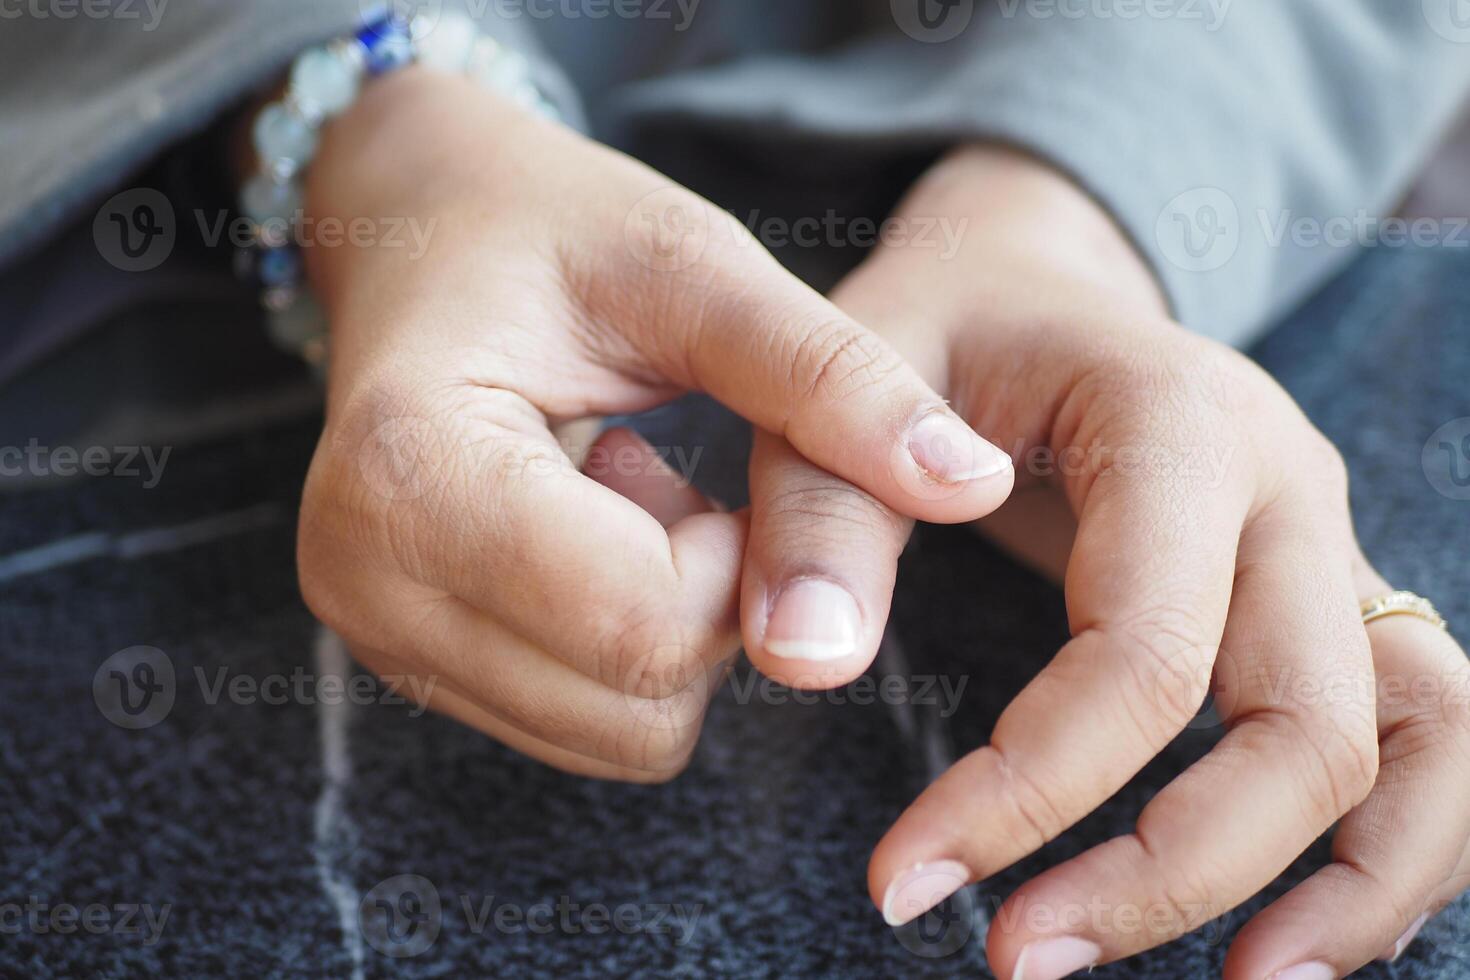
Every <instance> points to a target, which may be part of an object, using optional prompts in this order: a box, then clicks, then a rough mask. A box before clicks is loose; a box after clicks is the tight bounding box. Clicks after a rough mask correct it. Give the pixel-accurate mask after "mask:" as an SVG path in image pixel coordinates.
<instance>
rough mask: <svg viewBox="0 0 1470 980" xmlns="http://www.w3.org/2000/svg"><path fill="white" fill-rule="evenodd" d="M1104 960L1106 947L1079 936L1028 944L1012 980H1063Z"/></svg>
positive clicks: (1018, 959) (1018, 960) (1022, 952)
mask: <svg viewBox="0 0 1470 980" xmlns="http://www.w3.org/2000/svg"><path fill="white" fill-rule="evenodd" d="M1101 959H1102V947H1101V946H1099V945H1098V944H1097V943H1094V942H1091V941H1089V940H1086V939H1082V938H1079V937H1077V936H1058V937H1057V938H1056V939H1038V940H1036V941H1035V942H1032V943H1027V944H1026V948H1025V949H1023V950H1021V955H1020V956H1019V957H1018V958H1017V959H1016V972H1015V973H1014V974H1012V980H1062V977H1065V976H1070V975H1071V974H1073V973H1076V972H1077V971H1078V970H1090V969H1092V968H1093V967H1095V966H1097V964H1098V961H1099V960H1101Z"/></svg>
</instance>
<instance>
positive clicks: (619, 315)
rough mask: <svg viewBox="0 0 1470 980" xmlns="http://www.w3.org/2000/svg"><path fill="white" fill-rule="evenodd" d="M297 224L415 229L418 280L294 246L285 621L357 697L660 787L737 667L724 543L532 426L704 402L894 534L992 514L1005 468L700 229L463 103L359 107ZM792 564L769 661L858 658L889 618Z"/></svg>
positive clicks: (704, 516)
mask: <svg viewBox="0 0 1470 980" xmlns="http://www.w3.org/2000/svg"><path fill="white" fill-rule="evenodd" d="M307 203H308V209H307V210H308V214H309V216H310V217H311V218H312V219H314V220H316V221H321V220H322V219H323V218H326V217H337V218H340V219H343V220H346V219H349V218H355V219H358V220H359V227H366V226H364V225H362V224H361V222H362V219H367V220H368V221H369V222H372V226H373V227H374V228H377V229H380V230H382V231H383V232H384V233H385V235H386V234H387V233H388V232H390V231H391V230H392V229H393V228H394V227H396V226H397V225H398V223H399V222H402V221H405V220H413V221H416V222H418V227H419V228H420V229H423V230H425V231H428V232H429V235H428V248H427V251H426V252H425V253H424V254H423V255H422V256H417V255H415V254H414V253H413V252H412V251H411V250H410V249H408V248H404V247H399V248H393V247H388V244H387V243H386V242H384V243H382V244H379V245H377V246H376V247H357V246H355V245H345V246H343V247H338V248H327V247H317V248H312V249H309V250H308V264H309V269H310V272H311V276H312V280H313V284H314V287H315V289H316V291H317V293H318V294H319V296H321V298H322V299H323V301H324V303H325V305H326V306H327V308H328V311H329V314H330V319H331V324H332V327H331V366H330V376H329V386H328V402H327V421H326V429H325V432H324V433H323V437H322V440H321V443H320V445H319V446H318V449H317V453H316V456H315V458H314V460H313V462H312V467H311V472H310V475H309V478H308V481H307V486H306V490H305V499H304V500H303V504H302V515H301V525H300V539H299V567H300V575H301V582H302V589H303V592H304V594H305V596H306V598H307V602H308V603H309V604H310V606H311V608H312V609H313V611H315V612H316V614H317V615H318V616H319V617H320V618H321V619H322V620H323V621H324V622H326V623H327V624H328V625H330V626H331V627H333V628H334V629H335V630H337V631H338V632H339V633H340V634H341V635H342V636H343V637H344V638H345V639H346V640H347V642H348V644H349V646H350V647H351V649H352V650H353V651H354V653H355V654H356V655H357V656H358V657H359V659H361V660H362V661H363V662H364V663H365V664H366V665H368V666H369V667H370V668H371V669H373V670H375V671H376V672H377V673H379V674H380V675H383V676H385V677H388V678H390V679H393V680H399V681H401V680H403V679H406V678H410V677H413V678H417V679H418V681H419V689H420V690H422V689H425V688H427V687H428V684H429V683H430V682H432V688H429V689H430V690H431V691H432V694H431V695H430V696H429V697H428V698H427V700H428V701H429V704H430V706H431V707H434V708H436V709H438V710H442V711H444V712H446V713H448V714H451V715H454V716H456V717H458V718H459V719H460V720H462V721H464V722H466V723H468V724H470V725H472V726H474V727H476V728H479V729H481V730H483V731H485V732H487V733H489V734H490V735H492V736H494V737H496V738H498V739H500V740H501V741H503V742H505V743H507V744H509V745H511V746H512V747H514V748H516V749H518V750H520V751H523V752H525V753H527V754H529V755H532V756H535V757H537V758H539V759H542V760H543V761H546V762H548V763H551V764H553V765H556V766H558V767H560V768H563V769H567V770H570V771H574V772H578V773H583V774H588V775H596V776H602V777H608V778H619V779H628V780H637V781H654V780H662V779H667V778H669V777H670V776H672V775H674V774H675V773H677V772H678V771H680V770H681V769H682V767H683V765H684V764H685V763H687V761H688V758H689V756H690V753H691V751H692V748H693V744H694V740H695V738H696V736H697V734H698V729H699V723H700V721H701V719H702V716H703V711H704V708H705V705H706V703H707V699H708V696H709V694H710V692H711V691H712V690H713V687H714V684H713V681H714V680H715V679H717V678H718V676H719V674H718V669H719V667H720V665H722V664H723V663H724V662H726V661H727V660H728V658H729V657H731V655H732V654H733V653H734V652H735V650H736V648H737V647H738V645H739V640H738V636H737V626H736V610H737V605H738V588H739V582H740V573H741V569H740V566H741V562H742V556H743V548H744V539H745V532H746V522H745V518H744V516H743V515H730V514H723V513H718V512H715V511H714V510H713V509H712V508H710V507H709V506H708V505H707V503H706V502H705V501H703V499H702V498H700V497H699V496H698V495H697V494H696V493H695V492H694V491H692V490H687V491H679V490H670V489H669V481H668V480H667V476H666V472H665V471H664V470H663V469H662V468H661V464H659V463H658V462H657V461H656V459H654V458H653V455H652V453H651V451H649V450H648V447H647V446H646V445H643V444H641V443H639V442H637V441H636V439H634V438H633V437H630V436H628V435H626V434H618V433H614V434H611V435H609V436H604V439H603V443H602V445H601V446H600V449H601V450H603V452H602V453H600V454H599V456H600V460H601V462H602V463H603V464H604V465H603V466H602V471H603V472H601V473H591V472H590V471H589V472H587V473H584V472H581V471H579V470H578V468H577V466H576V465H575V464H574V463H573V461H572V460H571V458H570V457H569V456H568V454H567V452H566V451H565V450H564V448H563V446H561V445H560V444H559V443H558V441H557V439H556V438H555V437H554V435H553V432H554V431H555V428H556V427H557V426H559V425H560V424H562V423H566V422H570V421H572V420H577V419H583V418H595V417H599V416H604V415H612V414H621V413H631V412H637V411H641V410H645V409H648V408H650V407H652V406H655V405H657V404H659V403H661V402H664V401H667V400H669V399H671V398H674V397H676V396H677V395H679V394H682V393H684V392H686V391H704V392H708V393H709V394H711V395H712V396H714V397H715V398H716V399H718V400H720V401H721V402H723V403H724V404H726V405H727V406H729V407H730V408H732V409H733V410H735V411H737V412H738V413H740V414H741V415H743V416H744V417H745V418H747V419H748V420H750V421H751V422H752V423H754V424H755V425H756V426H759V427H760V428H762V429H765V430H767V431H769V432H772V433H776V434H779V435H782V436H784V437H785V439H786V440H787V441H788V442H789V443H790V445H792V446H793V447H794V448H795V450H796V451H797V452H798V453H800V454H802V455H803V456H804V457H805V458H806V459H808V460H810V461H811V462H813V463H815V464H816V465H817V466H820V467H822V468H823V469H825V470H827V471H830V472H831V473H833V474H836V475H838V476H840V477H841V478H843V479H844V480H846V481H848V482H849V483H851V484H853V485H855V486H858V487H861V488H862V489H863V490H865V491H867V492H868V493H870V494H872V495H873V496H874V497H875V498H877V499H878V500H880V501H882V502H883V503H884V504H886V505H888V506H889V507H891V508H892V509H893V510H895V511H897V512H899V513H901V514H904V515H907V516H909V517H914V518H919V519H924V520H930V521H940V522H959V521H968V520H972V519H975V518H978V517H980V516H982V515H984V514H986V513H988V512H990V511H991V510H993V509H994V508H995V507H997V506H998V505H999V504H1000V503H1001V502H1002V501H1003V500H1004V499H1005V497H1006V495H1007V494H1008V493H1009V491H1010V488H1011V482H1012V477H1013V474H1012V469H1011V465H1010V460H1009V457H1007V456H1006V454H1005V453H1003V452H1001V451H999V450H997V449H995V448H994V447H993V446H991V445H990V444H989V443H986V442H984V441H983V440H982V439H980V437H978V436H977V435H975V433H974V432H973V430H971V429H970V428H969V427H968V426H967V425H966V424H965V423H964V422H963V421H961V420H960V419H959V418H958V417H957V416H956V415H955V414H954V413H953V412H951V411H950V410H949V408H948V407H947V406H946V405H945V403H944V401H943V400H942V399H941V398H940V397H939V396H938V395H937V394H935V392H934V391H933V390H931V389H930V388H929V387H928V386H927V385H925V384H924V383H923V382H922V381H921V380H920V379H919V377H918V376H917V375H916V374H915V373H914V371H913V370H912V369H910V368H909V367H908V366H907V365H906V364H905V363H904V362H903V360H902V359H901V358H900V357H899V356H898V355H897V354H896V353H895V352H894V351H893V350H892V349H891V348H890V347H889V346H888V345H887V344H886V343H884V342H883V341H881V340H879V339H878V338H877V337H876V336H875V335H873V334H872V333H870V332H868V331H867V330H865V329H864V328H862V327H861V326H859V325H858V324H857V323H855V322H854V321H852V320H851V319H850V318H849V317H847V316H846V315H844V314H843V313H841V312H840V311H839V310H838V309H837V308H836V307H835V306H833V305H832V304H831V303H829V302H828V301H827V300H825V299H824V298H822V297H821V296H819V295H818V294H816V293H815V292H813V291H811V290H810V289H808V288H807V287H805V286H804V285H802V284H801V283H800V282H798V281H797V280H796V279H795V278H793V277H792V276H790V275H789V274H787V273H786V272H785V271H784V270H782V269H781V268H780V267H779V266H778V265H777V263H776V262H775V261H774V260H773V259H772V258H771V257H770V256H769V254H768V253H766V252H765V251H764V250H763V249H762V248H761V247H760V246H759V245H757V244H756V243H755V241H754V239H753V238H751V236H749V235H748V234H747V233H746V232H745V229H744V228H743V227H741V226H740V225H739V224H738V223H736V222H735V221H734V220H733V219H731V218H730V217H729V216H728V215H726V214H723V213H722V212H720V211H718V210H717V209H715V208H714V207H713V206H712V205H710V204H709V203H707V202H705V201H703V200H702V199H700V198H698V197H696V196H695V195H694V194H692V193H690V192H688V191H686V190H683V189H681V188H679V187H677V186H675V185H673V184H671V183H670V182H669V181H668V180H667V179H665V178H663V177H661V176H659V175H658V174H656V173H654V172H653V171H651V170H649V169H647V168H645V167H643V166H641V165H640V164H638V163H636V162H634V161H632V160H630V159H628V158H626V157H624V156H622V155H620V154H618V153H615V152H613V151H611V150H608V149H606V148H603V147H601V146H598V145H597V144H595V143H593V142H591V141H589V140H586V139H584V138H582V137H580V136H578V135H577V134H575V133H573V132H571V131H569V130H567V129H565V128H563V127H560V126H556V125H553V124H550V123H547V122H545V121H542V120H540V119H538V118H534V117H532V116H530V115H528V114H525V113H523V112H522V111H520V110H519V109H517V108H516V107H514V106H512V105H511V104H509V103H508V102H505V101H503V100H501V99H499V98H498V97H496V96H494V95H491V94H489V93H486V92H484V91H482V90H481V89H479V88H478V87H477V86H475V85H474V84H472V83H471V82H469V81H467V80H464V79H460V78H456V77H449V76H438V75H433V74H430V73H428V72H424V71H421V70H418V69H410V70H408V71H405V72H403V73H400V74H398V75H395V76H393V77H391V78H388V79H385V80H382V81H380V82H377V83H374V85H373V86H372V88H371V89H370V90H369V91H368V92H367V93H366V94H365V95H364V97H363V99H362V100H361V102H360V103H359V104H358V105H357V106H355V107H354V108H353V109H352V110H350V111H349V112H348V113H347V114H346V115H344V116H343V117H341V118H340V119H338V120H337V121H335V122H334V123H333V124H332V125H331V126H330V127H329V128H328V130H327V132H326V134H325V137H324V142H323V145H322V147H321V151H320V153H319V154H318V157H317V160H316V162H315V164H314V165H313V168H312V172H311V174H310V176H309V186H308V199H307ZM399 237H401V236H399ZM609 454H611V455H609ZM599 456H594V460H593V461H594V462H597V461H598V459H599ZM619 459H621V460H622V461H623V462H622V464H621V465H619V462H618V460H619ZM609 462H611V465H606V464H607V463H609ZM640 504H641V505H642V506H640ZM796 547H797V548H798V549H799V547H800V545H799V543H798V544H797V545H796ZM790 567H791V569H792V570H793V574H792V575H791V577H790V578H789V579H787V580H786V581H785V582H782V583H773V586H774V587H773V588H772V590H771V597H770V599H769V600H768V601H769V608H770V615H769V617H768V621H767V624H766V626H765V628H764V635H763V637H762V638H761V639H762V642H764V643H765V645H766V646H767V647H769V646H770V645H771V644H772V643H785V645H786V648H787V649H788V650H790V651H793V652H794V654H795V655H801V654H802V653H803V652H805V653H809V654H811V659H813V660H822V659H824V658H830V657H831V656H832V655H833V644H836V645H838V646H843V647H852V648H862V649H868V650H869V651H871V649H875V648H876V646H877V642H878V638H879V635H880V634H881V631H882V626H883V622H884V620H885V619H886V616H887V609H886V607H885V608H883V609H868V610H864V611H862V612H861V613H859V614H858V615H857V616H856V617H854V616H853V615H852V614H853V610H849V609H837V608H834V607H833V606H832V605H831V602H832V600H831V598H830V596H829V594H828V593H827V592H826V591H824V590H823V589H822V588H821V586H820V584H818V580H817V579H816V578H808V577H805V576H804V575H803V574H802V572H801V567H800V563H799V562H796V563H793V564H792V565H791V566H790Z"/></svg>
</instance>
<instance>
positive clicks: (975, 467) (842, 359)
mask: <svg viewBox="0 0 1470 980" xmlns="http://www.w3.org/2000/svg"><path fill="white" fill-rule="evenodd" d="M694 201H696V202H698V199H697V198H695V199H694ZM683 206H685V207H695V206H698V207H701V208H704V209H705V211H704V212H703V214H704V216H705V220H702V221H699V222H696V223H695V224H696V225H697V227H699V228H701V229H704V228H707V229H708V231H707V235H708V241H707V242H704V243H703V247H702V248H700V249H699V250H698V255H699V257H698V258H697V259H696V260H695V261H693V262H692V263H690V264H688V265H687V266H682V267H680V268H678V269H677V270H675V271H659V270H658V269H654V268H645V269H644V270H643V271H642V273H641V275H642V276H643V277H644V281H643V282H642V283H641V286H642V287H643V292H642V293H641V295H642V296H643V297H645V298H647V300H648V303H649V305H648V307H647V308H650V309H653V310H656V311H657V317H658V320H659V325H660V327H662V328H664V329H659V330H658V334H659V335H660V337H661V338H663V339H664V340H665V341H667V340H668V339H669V338H677V341H676V342H674V343H663V344H654V345H651V346H655V347H658V348H660V353H659V354H658V355H655V357H654V358H653V359H654V360H655V361H656V362H657V366H658V367H659V369H660V370H661V372H662V373H663V374H664V375H665V376H666V377H668V378H669V379H671V380H673V381H675V382H677V383H679V384H682V385H684V386H686V387H688V388H693V389H696V390H700V391H704V392H707V393H709V394H710V395H712V396H713V397H714V398H716V399H718V400H719V401H721V402H723V403H724V404H725V405H727V406H728V407H729V408H731V409H732V410H734V411H735V412H737V413H738V414H740V415H742V416H743V417H745V418H746V419H747V420H749V421H750V422H751V423H753V424H754V425H756V426H758V427H760V428H762V429H765V430H766V431H767V432H770V433H773V434H776V435H779V436H782V437H784V438H785V439H786V441H787V442H789V443H790V444H791V446H792V447H793V448H794V449H795V450H796V451H797V452H798V453H800V454H801V455H802V456H804V457H806V458H807V459H808V460H810V461H811V462H812V463H815V464H816V465H817V466H820V467H821V468H822V469H824V470H826V471H828V472H830V473H831V474H833V475H834V476H837V477H840V478H841V479H842V480H845V481H846V482H848V483H850V484H852V485H854V486H856V487H859V488H861V489H862V490H864V491H866V492H868V493H869V494H871V495H872V496H873V497H874V498H876V499H877V500H878V501H880V502H882V503H883V504H885V505H887V506H888V507H890V508H892V509H893V510H895V511H897V512H898V513H900V514H904V515H906V516H908V517H913V518H918V519H920V520H927V521H934V522H939V523H958V522H962V521H969V520H973V519H975V518H978V517H981V516H983V515H984V514H987V513H989V512H990V511H992V510H994V509H995V508H996V507H998V506H999V505H1000V504H1001V502H1002V501H1004V500H1005V498H1006V496H1007V495H1008V494H1009V492H1010V489H1011V485H1012V481H1013V479H1014V472H1013V469H1012V465H1011V459H1010V457H1009V455H1007V454H1006V453H1005V452H1004V451H1003V450H1001V449H999V448H998V447H996V446H994V445H992V444H991V443H989V442H987V441H986V440H985V439H983V438H981V437H980V436H979V435H978V434H977V433H976V432H975V431H974V430H973V429H971V428H970V426H969V425H968V424H966V423H965V422H964V420H962V419H961V418H960V417H959V416H958V415H957V414H955V413H954V412H953V411H952V410H951V409H950V408H949V406H948V405H947V404H946V403H945V400H944V399H943V398H941V397H940V395H939V394H938V393H937V392H935V390H934V389H933V388H931V387H930V386H929V385H928V384H927V383H925V381H924V380H923V379H922V378H921V377H920V376H919V374H918V373H917V372H916V371H915V370H914V368H913V367H911V366H910V365H909V364H908V363H907V362H906V361H905V360H904V358H903V357H902V356H901V355H900V354H899V353H898V352H897V351H896V350H895V349H894V348H893V347H892V346H891V345H890V344H888V343H887V342H886V341H884V340H883V339H882V338H880V337H879V336H878V335H877V334H875V333H873V332H872V331H871V330H869V329H867V328H866V327H865V326H863V325H862V324H860V323H859V322H858V321H857V320H855V319H853V318H852V317H851V316H850V315H848V314H847V313H845V312H843V311H842V310H841V309H839V308H838V307H837V306H836V305H834V304H833V303H832V302H830V301H829V300H827V299H826V298H825V297H823V296H821V295H820V294H818V293H816V292H815V291H813V290H812V289H811V288H809V287H808V286H806V285H805V284H803V283H802V282H800V281H799V280H798V279H796V278H795V277H794V276H792V275H791V274H790V273H788V272H787V271H786V270H784V269H783V268H782V267H781V266H780V265H779V264H778V263H777V262H776V260H775V259H774V258H773V257H772V256H771V255H770V254H769V253H768V252H766V251H765V250H764V249H762V248H761V247H760V246H759V244H757V243H756V242H755V241H754V239H753V238H752V237H751V236H750V234H749V232H748V231H746V229H745V228H744V227H743V226H741V225H740V224H739V223H738V222H737V221H735V220H734V219H733V218H732V217H731V216H729V215H727V214H724V213H723V212H720V211H718V210H715V209H714V208H713V206H712V205H708V204H707V203H704V202H698V204H691V203H689V202H688V201H685V202H684V204H683ZM653 223H654V224H656V221H654V222H653Z"/></svg>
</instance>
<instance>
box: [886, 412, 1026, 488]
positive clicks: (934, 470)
mask: <svg viewBox="0 0 1470 980" xmlns="http://www.w3.org/2000/svg"><path fill="white" fill-rule="evenodd" d="M909 453H910V454H911V455H912V456H913V457H914V462H916V463H918V464H919V469H921V470H923V471H924V472H925V473H927V474H928V475H929V476H931V477H933V478H934V479H936V480H939V481H940V482H942V483H968V482H969V481H971V480H981V479H984V478H985V477H988V476H996V475H998V474H1000V473H1004V472H1006V471H1007V470H1009V469H1011V457H1010V456H1009V455H1008V454H1007V453H1005V452H1003V451H1002V450H1000V449H999V448H997V447H995V446H993V445H991V444H990V443H988V442H986V441H985V440H984V439H981V438H980V437H979V436H978V435H976V434H975V431H974V430H973V429H971V428H970V427H969V426H968V425H966V424H965V423H963V422H961V421H960V420H959V419H958V418H956V417H955V416H953V415H948V414H946V413H944V412H935V413H933V414H932V415H926V416H924V417H923V418H922V419H920V420H919V423H918V424H917V425H915V426H914V427H913V428H912V429H911V430H909Z"/></svg>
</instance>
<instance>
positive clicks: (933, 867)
mask: <svg viewBox="0 0 1470 980" xmlns="http://www.w3.org/2000/svg"><path fill="white" fill-rule="evenodd" d="M971 877H972V875H971V874H970V869H969V868H967V867H965V866H964V865H963V864H960V862H958V861H932V862H930V863H928V864H916V865H914V866H913V867H912V868H909V869H908V870H907V871H905V872H904V873H903V874H901V875H899V876H898V877H896V878H894V879H893V881H891V882H890V883H889V885H888V890H887V891H886V892H884V893H883V921H884V922H886V923H888V924H889V925H890V926H893V927H894V928H897V927H898V926H901V925H903V924H904V923H906V922H912V921H914V920H915V919H917V918H918V917H919V916H921V915H923V914H924V913H925V912H927V911H929V910H930V909H932V908H933V907H934V906H936V905H938V904H939V903H940V902H942V901H944V900H945V899H946V898H949V896H951V895H953V894H954V893H955V892H957V891H959V890H960V889H961V888H963V887H965V885H967V884H969V882H970V878H971Z"/></svg>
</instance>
